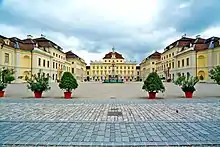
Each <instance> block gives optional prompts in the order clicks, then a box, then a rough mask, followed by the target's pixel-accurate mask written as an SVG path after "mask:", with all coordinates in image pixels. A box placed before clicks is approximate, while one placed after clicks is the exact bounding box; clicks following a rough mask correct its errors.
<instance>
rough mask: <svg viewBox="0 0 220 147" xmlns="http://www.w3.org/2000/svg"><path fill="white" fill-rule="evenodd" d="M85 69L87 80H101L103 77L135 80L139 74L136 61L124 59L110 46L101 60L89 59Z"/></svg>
mask: <svg viewBox="0 0 220 147" xmlns="http://www.w3.org/2000/svg"><path fill="white" fill-rule="evenodd" d="M86 69H87V80H88V81H103V80H105V79H111V78H115V79H123V80H124V81H136V80H138V79H139V76H140V67H139V66H137V63H136V61H125V59H124V57H123V56H122V54H119V53H118V52H116V51H115V49H114V48H112V51H111V52H109V53H107V54H105V56H104V57H103V59H102V60H101V61H91V62H90V66H87V67H86Z"/></svg>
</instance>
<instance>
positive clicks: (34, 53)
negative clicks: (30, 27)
mask: <svg viewBox="0 0 220 147" xmlns="http://www.w3.org/2000/svg"><path fill="white" fill-rule="evenodd" d="M30 41H31V43H30ZM16 44H17V46H15V45H16ZM51 44H52V45H51ZM0 47H1V49H0V57H1V58H0V68H2V67H6V68H12V69H15V79H16V80H15V82H25V76H26V75H28V74H36V73H38V72H39V70H42V72H43V73H44V74H45V75H47V76H49V77H51V78H50V81H51V82H56V81H58V80H60V78H61V76H62V73H63V72H65V71H69V72H72V68H73V67H72V66H73V65H72V61H70V60H71V58H69V59H68V60H67V58H66V53H64V52H63V51H62V49H61V48H60V47H58V46H57V45H56V44H54V43H53V42H51V41H50V40H47V39H45V38H42V37H41V38H39V39H32V38H28V39H25V40H18V39H17V40H13V39H12V38H6V37H3V36H0ZM73 60H74V61H75V59H74V58H73ZM76 62H77V61H76ZM79 63H81V62H79ZM83 63H84V64H77V65H78V67H77V68H80V69H81V68H82V69H83V70H84V75H85V71H86V64H85V62H83ZM73 74H74V75H75V77H76V78H77V80H81V81H83V80H82V79H78V77H79V75H78V73H73Z"/></svg>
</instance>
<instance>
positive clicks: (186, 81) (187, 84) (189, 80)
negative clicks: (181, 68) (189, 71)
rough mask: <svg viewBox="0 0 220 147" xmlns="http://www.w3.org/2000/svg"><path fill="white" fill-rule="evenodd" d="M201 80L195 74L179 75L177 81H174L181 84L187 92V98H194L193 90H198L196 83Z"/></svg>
mask: <svg viewBox="0 0 220 147" xmlns="http://www.w3.org/2000/svg"><path fill="white" fill-rule="evenodd" d="M198 82H199V78H198V77H193V76H187V77H186V76H179V77H178V78H177V79H176V81H174V84H176V85H178V86H181V89H182V90H183V92H185V97H186V98H192V96H193V92H194V91H195V90H196V89H195V85H196V83H198Z"/></svg>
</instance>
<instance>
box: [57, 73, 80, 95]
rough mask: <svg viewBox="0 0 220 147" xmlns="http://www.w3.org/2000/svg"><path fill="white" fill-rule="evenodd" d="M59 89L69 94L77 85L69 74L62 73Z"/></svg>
mask: <svg viewBox="0 0 220 147" xmlns="http://www.w3.org/2000/svg"><path fill="white" fill-rule="evenodd" d="M59 87H60V89H64V90H66V91H68V92H71V91H72V90H73V89H76V88H77V87H78V83H77V80H76V79H75V78H74V76H73V75H72V74H71V73H70V72H64V73H63V76H62V77H61V80H60V84H59Z"/></svg>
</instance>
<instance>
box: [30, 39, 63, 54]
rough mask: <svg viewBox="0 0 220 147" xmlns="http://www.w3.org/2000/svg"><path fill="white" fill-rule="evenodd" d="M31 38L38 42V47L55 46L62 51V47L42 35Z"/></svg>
mask: <svg viewBox="0 0 220 147" xmlns="http://www.w3.org/2000/svg"><path fill="white" fill-rule="evenodd" d="M33 40H34V41H35V42H36V43H37V44H38V46H39V47H54V48H57V49H58V50H59V51H61V52H63V51H62V48H61V47H60V46H59V45H57V44H56V43H54V42H53V41H51V40H48V39H46V38H44V37H40V38H35V39H33Z"/></svg>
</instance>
